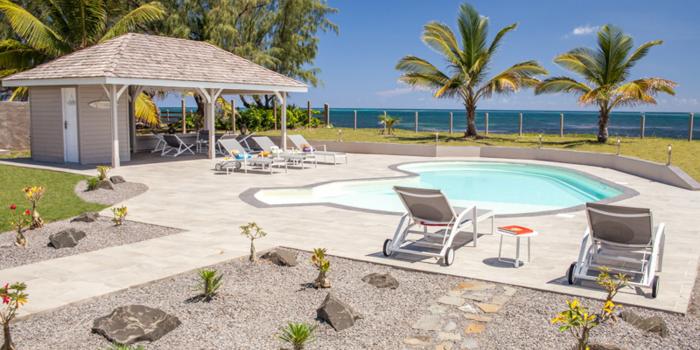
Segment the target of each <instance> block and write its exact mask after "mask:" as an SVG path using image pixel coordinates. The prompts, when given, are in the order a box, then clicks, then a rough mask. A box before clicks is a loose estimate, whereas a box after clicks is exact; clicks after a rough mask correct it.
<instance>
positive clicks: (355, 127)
mask: <svg viewBox="0 0 700 350" xmlns="http://www.w3.org/2000/svg"><path fill="white" fill-rule="evenodd" d="M354 112H355V119H354V121H355V122H354V124H353V127H352V128H353V130H357V110H355V111H354Z"/></svg>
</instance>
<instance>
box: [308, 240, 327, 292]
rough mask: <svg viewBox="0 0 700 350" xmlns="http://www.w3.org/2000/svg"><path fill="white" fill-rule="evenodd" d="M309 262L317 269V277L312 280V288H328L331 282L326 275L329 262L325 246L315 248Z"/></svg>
mask: <svg viewBox="0 0 700 350" xmlns="http://www.w3.org/2000/svg"><path fill="white" fill-rule="evenodd" d="M311 263H312V264H314V266H315V267H316V268H317V269H318V277H316V280H315V281H314V284H313V285H314V288H330V287H331V282H330V280H329V279H328V277H326V274H327V273H328V270H330V267H331V262H330V261H329V260H328V259H327V258H326V249H325V248H315V249H314V251H313V255H312V256H311Z"/></svg>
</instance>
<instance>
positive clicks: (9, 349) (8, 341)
mask: <svg viewBox="0 0 700 350" xmlns="http://www.w3.org/2000/svg"><path fill="white" fill-rule="evenodd" d="M2 331H3V332H2V333H3V336H4V337H5V341H4V342H3V344H2V347H0V350H15V345H14V344H12V337H11V336H10V322H6V323H5V324H3V325H2Z"/></svg>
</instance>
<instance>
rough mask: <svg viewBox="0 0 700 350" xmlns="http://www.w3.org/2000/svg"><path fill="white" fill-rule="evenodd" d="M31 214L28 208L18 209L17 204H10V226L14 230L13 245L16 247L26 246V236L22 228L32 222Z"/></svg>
mask: <svg viewBox="0 0 700 350" xmlns="http://www.w3.org/2000/svg"><path fill="white" fill-rule="evenodd" d="M31 215H32V213H31V211H30V210H29V209H25V210H24V211H18V210H17V205H15V204H12V205H10V226H12V228H13V229H14V230H15V234H16V235H15V245H16V246H18V247H22V248H26V247H27V237H26V236H25V235H24V230H25V228H27V227H29V225H31V223H32V219H31Z"/></svg>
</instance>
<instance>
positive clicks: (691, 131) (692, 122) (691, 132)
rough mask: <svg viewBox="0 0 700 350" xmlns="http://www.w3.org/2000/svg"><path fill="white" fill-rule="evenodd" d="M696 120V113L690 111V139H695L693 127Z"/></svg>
mask: <svg viewBox="0 0 700 350" xmlns="http://www.w3.org/2000/svg"><path fill="white" fill-rule="evenodd" d="M694 122H695V113H690V120H689V121H688V141H693V129H694V125H693V124H694Z"/></svg>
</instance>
